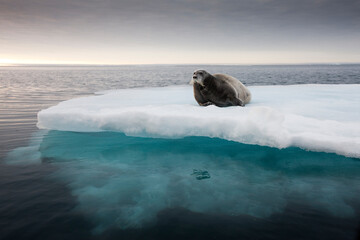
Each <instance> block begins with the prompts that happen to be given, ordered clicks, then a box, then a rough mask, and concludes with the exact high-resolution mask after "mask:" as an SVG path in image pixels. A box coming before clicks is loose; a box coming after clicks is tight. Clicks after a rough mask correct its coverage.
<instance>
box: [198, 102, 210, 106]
mask: <svg viewBox="0 0 360 240" xmlns="http://www.w3.org/2000/svg"><path fill="white" fill-rule="evenodd" d="M199 104H200V106H204V107H206V106H209V105H212V104H213V103H212V102H206V103H199Z"/></svg>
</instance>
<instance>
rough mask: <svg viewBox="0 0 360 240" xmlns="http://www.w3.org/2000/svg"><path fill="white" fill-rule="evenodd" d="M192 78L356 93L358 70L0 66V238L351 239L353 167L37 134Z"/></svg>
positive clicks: (217, 148)
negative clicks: (86, 105) (64, 114)
mask: <svg viewBox="0 0 360 240" xmlns="http://www.w3.org/2000/svg"><path fill="white" fill-rule="evenodd" d="M196 69H205V70H207V71H208V72H210V73H218V72H221V73H227V74H229V75H232V76H234V77H236V78H238V79H240V80H241V81H242V82H243V83H244V84H245V85H248V86H262V85H294V84H360V65H274V66H229V65H209V66H207V65H136V66H18V67H0V159H1V160H0V165H1V166H0V239H356V238H357V237H359V236H360V235H359V234H360V230H359V229H360V190H359V189H360V188H359V186H360V174H359V173H360V159H358V158H349V157H345V156H341V155H336V154H333V153H324V152H311V151H305V150H302V149H299V148H295V147H291V148H285V149H281V150H279V149H277V148H270V147H264V146H257V145H247V144H242V143H238V142H231V141H226V140H222V139H217V138H206V137H187V138H182V139H152V138H140V137H129V136H126V135H124V134H122V133H118V132H111V131H109V132H99V133H81V134H80V133H77V132H62V131H45V130H39V129H38V128H37V127H36V123H37V113H38V112H39V111H40V110H42V109H45V108H48V107H50V106H53V105H56V104H57V103H59V102H61V101H64V100H68V99H72V98H77V97H83V96H92V95H94V94H95V93H96V92H101V91H104V90H112V89H127V88H141V87H164V86H173V85H185V84H188V83H189V81H190V79H191V77H192V73H193V71H194V70H196ZM359 94H360V93H359ZM359 109H360V108H359ZM194 163H197V165H196V166H195V165H194ZM199 166H200V167H203V166H208V168H209V169H218V171H215V170H214V171H209V174H210V176H211V178H210V179H201V177H204V178H206V177H207V174H208V173H207V172H206V170H208V169H205V168H203V169H200V168H199ZM189 169H190V170H191V171H190V172H189ZM184 174H185V175H186V176H188V178H186V179H184V178H183V177H182V176H184ZM196 177H198V179H197V178H196ZM211 181H213V182H211Z"/></svg>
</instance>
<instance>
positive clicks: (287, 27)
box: [0, 0, 360, 54]
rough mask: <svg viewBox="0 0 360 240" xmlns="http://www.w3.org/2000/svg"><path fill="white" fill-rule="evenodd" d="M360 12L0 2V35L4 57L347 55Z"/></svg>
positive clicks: (311, 6) (231, 0)
mask: <svg viewBox="0 0 360 240" xmlns="http://www.w3.org/2000/svg"><path fill="white" fill-rule="evenodd" d="M359 12H360V4H359V1H357V0H343V1H340V0H317V1H313V0H302V1H295V0H241V1H239V0H172V1H170V0H168V1H165V0H148V1H145V0H122V1H116V0H102V1H100V0H86V1H85V0H78V1H76V0H73V1H70V0H47V1H41V0H27V1H26V0H0V32H1V33H2V34H1V35H4V36H6V37H7V39H2V40H1V41H2V42H3V44H2V45H4V44H5V45H6V46H8V48H7V49H5V50H6V51H7V53H11V51H17V50H16V49H19V51H20V50H21V51H27V50H28V49H29V48H33V49H40V48H46V47H48V49H51V48H59V46H61V47H60V48H64V49H72V51H74V50H76V49H78V50H79V51H81V50H82V51H88V52H89V53H90V52H94V54H95V52H96V51H98V52H100V51H109V49H110V47H109V46H112V48H115V49H117V50H118V51H119V52H121V51H122V50H124V49H126V50H127V49H131V48H134V49H136V50H139V51H141V49H145V48H147V49H154V51H155V49H158V50H159V49H162V50H163V51H169V52H171V51H181V50H182V51H184V50H203V51H205V50H211V49H213V50H216V51H229V50H233V49H234V48H235V49H236V50H239V51H241V50H249V51H251V50H253V51H255V50H256V51H261V50H267V51H274V50H275V51H276V50H297V51H298V50H307V51H311V50H314V49H320V50H321V49H325V48H329V49H340V48H342V46H346V48H347V49H348V50H345V51H350V48H354V47H355V46H354V43H355V42H356V41H360V15H359V14H358V13H359ZM25 45H28V47H26V46H25ZM19 46H21V47H19ZM64 49H63V50H64ZM1 50H2V52H4V49H1ZM325 50H326V49H325ZM54 51H55V52H56V49H54ZM69 51H70V50H69ZM358 51H359V50H358Z"/></svg>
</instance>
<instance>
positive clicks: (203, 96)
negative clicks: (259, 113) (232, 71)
mask: <svg viewBox="0 0 360 240" xmlns="http://www.w3.org/2000/svg"><path fill="white" fill-rule="evenodd" d="M191 83H192V84H193V86H194V97H195V99H196V101H197V102H198V103H199V105H200V106H208V105H211V104H215V105H216V106H218V107H228V106H242V107H243V106H245V104H247V103H249V102H250V100H251V93H250V91H249V89H247V88H246V87H245V85H244V84H242V83H241V82H240V81H239V80H238V79H236V78H234V77H232V76H229V75H226V74H220V73H217V74H213V75H211V74H210V73H208V72H206V71H204V70H197V71H195V72H194V74H193V79H192V81H191Z"/></svg>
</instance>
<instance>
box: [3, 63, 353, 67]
mask: <svg viewBox="0 0 360 240" xmlns="http://www.w3.org/2000/svg"><path fill="white" fill-rule="evenodd" d="M144 65H145V66H166V65H169V66H171V65H183V66H187V65H207V66H280V65H282V66H287V65H288V66H296V65H360V62H339V63H334V62H324V63H318V62H316V63H311V62H310V63H255V64H254V63H248V64H246V63H136V64H135V63H128V64H99V63H94V64H89V63H9V64H0V67H41V66H43V67H46V66H49V67H50V66H53V67H55V66H59V67H66V66H69V67H70V66H78V67H81V66H83V67H91V66H94V67H95V66H97V67H115V66H144Z"/></svg>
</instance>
